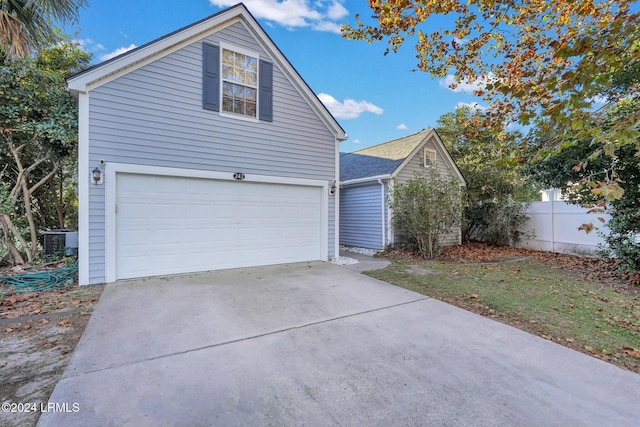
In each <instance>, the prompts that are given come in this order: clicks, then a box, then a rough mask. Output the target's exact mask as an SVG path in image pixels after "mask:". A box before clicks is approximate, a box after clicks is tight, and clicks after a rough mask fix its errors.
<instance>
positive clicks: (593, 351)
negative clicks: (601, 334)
mask: <svg viewBox="0 0 640 427" xmlns="http://www.w3.org/2000/svg"><path fill="white" fill-rule="evenodd" d="M584 349H585V350H587V351H588V352H589V353H595V350H594V348H593V347H591V346H590V345H585V346H584Z"/></svg>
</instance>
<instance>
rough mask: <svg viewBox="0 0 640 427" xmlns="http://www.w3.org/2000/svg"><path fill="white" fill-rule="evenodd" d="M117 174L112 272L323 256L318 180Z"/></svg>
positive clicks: (173, 270) (147, 273) (188, 268)
mask: <svg viewBox="0 0 640 427" xmlns="http://www.w3.org/2000/svg"><path fill="white" fill-rule="evenodd" d="M116 177H117V178H116V180H117V190H116V200H117V201H116V203H117V219H116V276H117V278H131V277H143V276H151V275H160V274H175V273H187V272H194V271H206V270H215V269H224V268H237V267H248V266H254V265H267V264H276V263H284V262H299V261H309V260H318V259H320V257H321V253H322V250H321V242H322V238H321V233H322V225H321V223H322V214H321V208H322V197H323V192H322V189H321V188H322V187H311V186H308V187H307V186H294V185H283V184H266V183H249V182H236V181H221V180H207V179H195V178H179V177H163V176H151V175H139V174H117V175H116Z"/></svg>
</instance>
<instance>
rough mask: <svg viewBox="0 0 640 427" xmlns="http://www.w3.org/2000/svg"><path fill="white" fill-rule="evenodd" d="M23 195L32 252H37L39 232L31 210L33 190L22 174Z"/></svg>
mask: <svg viewBox="0 0 640 427" xmlns="http://www.w3.org/2000/svg"><path fill="white" fill-rule="evenodd" d="M22 197H23V198H24V199H23V202H24V213H25V215H26V216H27V222H28V223H29V234H31V254H32V255H33V254H35V253H36V252H37V251H38V232H37V231H36V223H35V221H34V220H33V213H32V212H31V191H29V185H28V184H27V178H26V177H25V176H24V175H23V176H22Z"/></svg>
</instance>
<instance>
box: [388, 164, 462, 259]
mask: <svg viewBox="0 0 640 427" xmlns="http://www.w3.org/2000/svg"><path fill="white" fill-rule="evenodd" d="M390 206H391V208H392V209H393V221H394V225H395V226H396V230H397V231H398V234H399V236H400V238H401V239H402V240H404V242H405V243H408V244H415V245H416V246H417V248H418V251H419V253H420V254H421V255H422V256H423V257H425V258H434V257H436V256H438V255H439V254H440V252H441V251H442V236H443V235H445V234H447V233H450V232H451V229H452V228H453V227H457V226H459V225H460V220H461V216H462V189H461V188H460V184H459V182H458V181H457V180H456V179H455V178H454V177H451V176H449V175H446V176H443V175H440V173H439V172H438V170H437V169H436V168H435V167H429V168H424V169H422V170H421V171H420V172H417V173H415V174H414V177H413V178H412V179H410V180H408V181H407V182H405V183H404V184H396V185H395V186H394V189H393V198H392V200H390Z"/></svg>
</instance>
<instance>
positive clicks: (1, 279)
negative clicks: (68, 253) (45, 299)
mask: <svg viewBox="0 0 640 427" xmlns="http://www.w3.org/2000/svg"><path fill="white" fill-rule="evenodd" d="M77 272H78V263H77V262H76V263H75V264H73V265H72V266H71V267H63V268H58V269H55V270H50V271H39V272H35V273H25V274H17V275H14V276H0V285H6V286H8V289H0V293H9V292H19V293H22V292H40V291H53V290H62V289H67V288H69V287H71V285H73V283H74V281H75V278H76V274H77Z"/></svg>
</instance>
